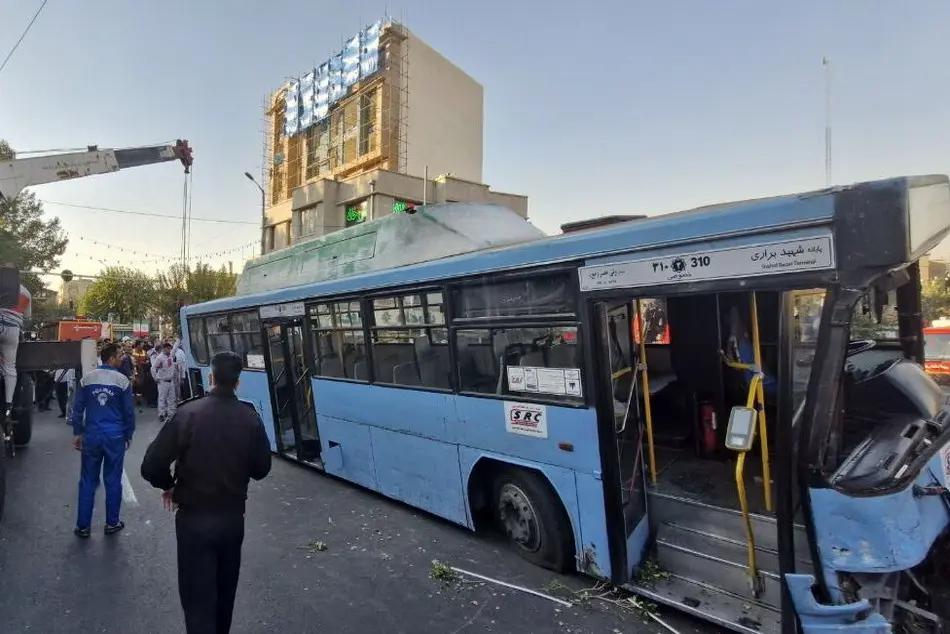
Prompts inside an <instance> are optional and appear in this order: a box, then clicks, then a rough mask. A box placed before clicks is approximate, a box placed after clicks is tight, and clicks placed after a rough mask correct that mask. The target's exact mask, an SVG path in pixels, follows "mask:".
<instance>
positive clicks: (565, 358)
mask: <svg viewBox="0 0 950 634" xmlns="http://www.w3.org/2000/svg"><path fill="white" fill-rule="evenodd" d="M456 346H457V350H458V372H459V387H460V389H461V391H462V392H476V393H480V394H498V395H511V396H520V397H533V398H541V399H545V400H554V401H565V402H579V401H582V400H583V391H582V384H581V373H580V362H581V353H580V349H579V346H578V339H577V327H576V326H549V327H517V328H465V329H460V330H458V331H457V332H456Z"/></svg>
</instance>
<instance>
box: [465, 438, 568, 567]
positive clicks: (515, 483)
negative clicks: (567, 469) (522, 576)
mask: <svg viewBox="0 0 950 634" xmlns="http://www.w3.org/2000/svg"><path fill="white" fill-rule="evenodd" d="M468 499H469V506H470V510H471V513H472V521H473V524H474V526H475V529H476V530H483V529H486V528H489V527H495V528H496V529H498V530H499V531H500V532H501V533H502V534H504V535H505V536H506V537H507V539H508V542H509V544H510V545H511V547H512V549H513V550H515V551H516V552H517V553H518V554H519V555H520V556H521V557H522V558H524V559H527V560H528V561H530V562H532V563H535V564H537V565H539V566H542V567H544V568H548V569H551V570H555V571H558V572H569V571H573V570H574V568H575V555H576V550H575V548H576V547H575V539H574V526H573V521H572V519H571V517H570V515H569V514H568V512H567V509H566V508H565V506H564V502H563V501H562V500H561V496H560V495H558V492H557V490H556V489H555V488H554V485H553V484H552V483H551V481H550V479H549V478H548V477H547V476H546V475H545V474H544V473H543V472H542V471H540V470H538V469H534V468H531V467H527V466H523V465H518V464H514V463H510V462H505V461H502V460H497V459H495V458H488V457H482V458H480V459H479V460H478V461H477V462H476V463H475V465H474V466H473V467H472V471H471V473H470V475H469V479H468Z"/></svg>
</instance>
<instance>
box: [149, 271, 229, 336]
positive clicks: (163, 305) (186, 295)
mask: <svg viewBox="0 0 950 634" xmlns="http://www.w3.org/2000/svg"><path fill="white" fill-rule="evenodd" d="M236 283H237V275H234V274H232V273H228V272H227V269H225V268H224V267H223V266H222V267H221V268H220V269H219V270H215V269H213V268H211V266H210V265H208V264H201V263H199V264H197V265H196V266H195V267H193V268H192V267H185V266H183V265H181V264H174V265H172V266H171V267H170V268H169V269H168V271H167V272H165V273H160V274H159V275H158V278H157V279H156V281H155V312H156V313H157V314H158V315H159V316H160V317H162V318H163V319H165V320H167V321H169V322H171V323H173V324H174V327H175V330H176V331H177V330H180V328H179V316H178V311H179V309H180V308H181V307H182V306H184V305H187V304H197V303H199V302H206V301H209V300H212V299H217V298H219V297H227V296H229V295H234V291H235V287H236Z"/></svg>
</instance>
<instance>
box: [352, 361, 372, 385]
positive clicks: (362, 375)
mask: <svg viewBox="0 0 950 634" xmlns="http://www.w3.org/2000/svg"><path fill="white" fill-rule="evenodd" d="M368 370H369V363H368V362H367V361H366V357H362V358H360V360H359V361H356V362H354V363H353V378H354V379H357V380H359V381H368V380H369V372H368Z"/></svg>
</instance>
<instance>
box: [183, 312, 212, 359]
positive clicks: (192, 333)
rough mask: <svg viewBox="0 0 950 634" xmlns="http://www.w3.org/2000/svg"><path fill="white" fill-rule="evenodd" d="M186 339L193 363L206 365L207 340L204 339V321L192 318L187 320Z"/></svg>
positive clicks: (200, 318) (199, 318)
mask: <svg viewBox="0 0 950 634" xmlns="http://www.w3.org/2000/svg"><path fill="white" fill-rule="evenodd" d="M188 337H189V339H190V342H191V353H192V354H193V355H194V357H195V361H197V362H198V363H200V364H202V365H207V363H208V340H207V339H206V338H205V320H204V319H203V318H202V317H192V318H191V319H189V320H188Z"/></svg>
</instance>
